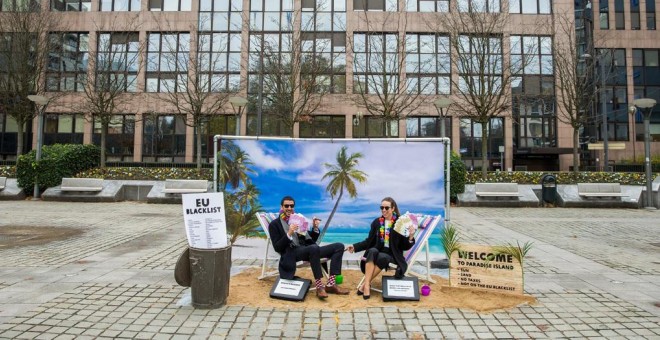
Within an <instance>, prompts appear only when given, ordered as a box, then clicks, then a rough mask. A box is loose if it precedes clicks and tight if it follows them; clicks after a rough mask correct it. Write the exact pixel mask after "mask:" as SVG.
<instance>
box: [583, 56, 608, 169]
mask: <svg viewBox="0 0 660 340" xmlns="http://www.w3.org/2000/svg"><path fill="white" fill-rule="evenodd" d="M582 58H584V59H592V58H593V57H592V56H591V54H589V53H585V54H583V55H582ZM604 58H605V54H604V53H600V54H599V56H598V57H597V58H596V62H598V67H599V68H600V105H601V111H602V112H601V115H602V119H603V121H602V122H601V127H600V130H601V132H600V133H601V135H603V164H604V166H603V171H607V167H608V166H609V158H610V157H609V148H608V141H609V135H608V134H607V102H606V100H607V99H606V98H605V64H604V62H603V59H604Z"/></svg>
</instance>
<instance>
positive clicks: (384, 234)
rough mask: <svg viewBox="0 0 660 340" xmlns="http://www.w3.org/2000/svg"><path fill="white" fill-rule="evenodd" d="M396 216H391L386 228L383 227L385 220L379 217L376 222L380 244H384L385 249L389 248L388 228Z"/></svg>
mask: <svg viewBox="0 0 660 340" xmlns="http://www.w3.org/2000/svg"><path fill="white" fill-rule="evenodd" d="M395 216H396V215H394V214H392V218H391V219H390V221H391V222H392V223H391V224H390V225H389V226H388V227H385V218H384V217H382V216H381V217H380V218H379V219H378V221H379V222H380V242H383V244H385V247H389V246H390V228H391V226H393V225H394V217H395Z"/></svg>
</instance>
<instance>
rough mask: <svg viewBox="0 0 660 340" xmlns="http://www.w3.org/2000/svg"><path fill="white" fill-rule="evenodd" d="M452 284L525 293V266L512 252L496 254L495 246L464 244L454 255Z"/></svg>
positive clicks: (452, 260) (450, 271)
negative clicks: (523, 268)
mask: <svg viewBox="0 0 660 340" xmlns="http://www.w3.org/2000/svg"><path fill="white" fill-rule="evenodd" d="M449 273H450V281H451V286H452V287H463V288H477V289H487V290H492V291H497V292H500V293H509V294H523V293H524V292H523V272H522V266H521V265H520V263H519V262H518V260H516V259H515V258H514V257H513V256H511V255H506V254H496V252H495V251H494V247H492V246H486V245H477V244H461V249H460V250H459V251H455V252H453V253H452V255H451V262H450V270H449Z"/></svg>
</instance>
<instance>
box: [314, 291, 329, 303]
mask: <svg viewBox="0 0 660 340" xmlns="http://www.w3.org/2000/svg"><path fill="white" fill-rule="evenodd" d="M316 296H317V297H318V298H319V299H321V300H325V298H327V297H328V293H326V292H325V289H323V288H317V289H316Z"/></svg>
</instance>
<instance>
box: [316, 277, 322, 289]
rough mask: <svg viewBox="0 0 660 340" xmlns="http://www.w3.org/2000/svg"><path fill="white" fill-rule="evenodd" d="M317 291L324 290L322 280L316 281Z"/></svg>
mask: <svg viewBox="0 0 660 340" xmlns="http://www.w3.org/2000/svg"><path fill="white" fill-rule="evenodd" d="M315 283H316V289H323V281H321V279H316V282H315Z"/></svg>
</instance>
